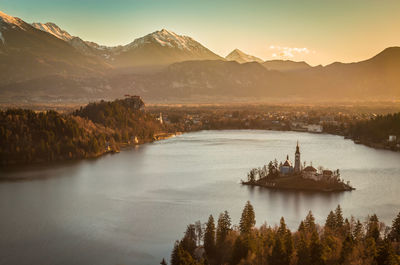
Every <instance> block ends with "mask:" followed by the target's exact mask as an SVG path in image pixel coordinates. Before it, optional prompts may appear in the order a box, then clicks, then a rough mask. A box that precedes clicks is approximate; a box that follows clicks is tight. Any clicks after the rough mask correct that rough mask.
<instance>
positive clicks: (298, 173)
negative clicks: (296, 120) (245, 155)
mask: <svg viewBox="0 0 400 265" xmlns="http://www.w3.org/2000/svg"><path fill="white" fill-rule="evenodd" d="M241 184H243V185H250V186H260V187H265V188H270V189H290V190H311V191H323V192H334V191H351V190H354V189H355V188H353V187H352V186H351V185H350V182H349V181H347V182H345V181H344V180H343V179H342V178H341V177H340V173H339V169H337V170H335V171H332V170H329V169H323V168H322V167H319V170H317V169H316V168H314V167H313V166H312V163H311V164H310V165H308V166H307V165H306V163H305V162H304V164H303V165H301V162H300V147H299V143H298V142H297V146H296V152H295V163H294V166H292V162H291V161H290V160H289V155H287V156H286V161H285V162H284V163H282V162H281V163H280V164H279V165H278V161H277V160H276V159H275V160H274V161H270V162H269V163H268V165H264V166H263V167H262V168H253V169H252V170H250V172H249V173H248V174H247V180H246V181H244V180H242V181H241Z"/></svg>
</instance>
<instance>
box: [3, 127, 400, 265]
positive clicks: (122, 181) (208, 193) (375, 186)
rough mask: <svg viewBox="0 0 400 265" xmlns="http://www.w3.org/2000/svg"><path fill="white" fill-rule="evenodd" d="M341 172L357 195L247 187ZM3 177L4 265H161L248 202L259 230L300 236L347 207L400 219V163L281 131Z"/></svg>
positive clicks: (213, 137)
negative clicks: (280, 173)
mask: <svg viewBox="0 0 400 265" xmlns="http://www.w3.org/2000/svg"><path fill="white" fill-rule="evenodd" d="M297 140H299V142H300V151H301V156H302V157H301V159H302V161H304V160H306V161H307V162H309V161H312V162H313V165H314V166H317V165H323V166H324V167H327V168H331V169H336V168H340V170H341V174H342V177H344V178H345V179H347V180H350V181H351V183H352V184H353V186H355V187H356V188H357V190H355V191H353V192H344V193H331V194H324V193H307V192H287V191H286V192H285V191H271V190H267V189H261V188H251V187H246V186H241V185H240V184H239V181H240V179H241V178H244V177H245V176H246V173H247V172H248V171H249V169H250V168H253V167H258V166H262V165H263V164H265V163H267V162H268V161H269V160H272V159H274V158H275V157H276V158H277V159H278V160H284V159H285V157H286V154H289V156H290V158H291V159H293V155H294V151H295V145H296V141H297ZM0 176H7V177H30V178H32V180H24V181H18V182H0V264H7V265H10V264H159V262H160V261H161V259H162V258H163V257H165V258H166V259H167V260H169V256H170V251H171V249H172V246H173V243H174V241H175V240H176V239H179V238H180V237H181V236H182V234H183V232H184V230H185V228H186V225H187V224H189V223H192V222H195V221H196V220H201V221H203V222H205V221H206V220H207V219H208V216H209V214H213V215H214V217H215V218H217V216H218V214H219V213H220V212H222V211H224V210H228V211H229V213H230V214H231V217H232V220H233V223H235V224H237V223H238V221H239V218H240V214H241V210H242V208H243V206H244V204H245V202H246V201H247V200H250V201H251V203H252V204H253V206H254V208H255V210H256V218H257V225H260V224H262V223H264V222H267V223H269V224H272V225H274V224H277V223H278V222H279V218H280V217H281V216H284V217H285V219H286V221H287V223H288V224H289V226H290V228H292V229H295V228H297V226H298V224H299V222H300V220H301V219H303V218H304V217H305V216H306V214H307V212H308V210H312V211H313V213H314V215H315V217H316V220H317V221H318V222H320V223H323V222H324V221H325V218H326V216H327V214H328V213H329V211H330V210H331V209H334V208H335V207H336V206H337V204H341V205H342V207H343V210H344V214H345V215H346V216H349V215H350V214H353V215H354V216H355V217H357V218H361V219H362V220H364V219H365V217H366V216H367V215H368V214H371V213H377V214H378V216H379V217H380V218H381V220H382V221H384V222H385V223H387V224H391V221H392V219H393V218H394V217H395V216H396V215H397V213H398V212H399V211H400V153H395V152H390V151H384V150H375V149H372V148H369V147H365V146H362V145H355V144H354V143H353V142H352V141H350V140H344V139H343V138H342V137H339V136H332V135H317V134H307V133H295V132H273V131H204V132H196V133H189V134H184V135H181V136H178V137H175V138H172V139H168V140H164V141H160V142H156V143H152V144H147V145H143V146H140V147H138V148H136V149H132V150H128V151H124V152H121V153H119V154H115V155H107V156H104V157H101V158H99V159H96V160H85V161H80V162H76V163H68V164H62V165H55V166H54V165H53V166H48V167H43V166H40V167H30V168H25V169H21V170H18V171H13V172H1V173H0Z"/></svg>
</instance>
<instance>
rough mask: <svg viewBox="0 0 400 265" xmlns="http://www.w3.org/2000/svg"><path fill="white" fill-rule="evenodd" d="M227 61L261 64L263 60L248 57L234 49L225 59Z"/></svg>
mask: <svg viewBox="0 0 400 265" xmlns="http://www.w3.org/2000/svg"><path fill="white" fill-rule="evenodd" d="M225 59H226V60H228V61H236V62H238V63H250V62H257V63H263V60H261V59H260V58H257V57H255V56H252V55H248V54H246V53H244V52H242V51H241V50H239V49H234V50H233V51H232V52H231V53H230V54H228V55H227V56H226V57H225Z"/></svg>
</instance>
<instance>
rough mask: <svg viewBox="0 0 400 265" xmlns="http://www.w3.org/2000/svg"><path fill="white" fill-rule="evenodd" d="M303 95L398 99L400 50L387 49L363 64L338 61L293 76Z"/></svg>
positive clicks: (395, 48)
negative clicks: (311, 93)
mask: <svg viewBox="0 0 400 265" xmlns="http://www.w3.org/2000/svg"><path fill="white" fill-rule="evenodd" d="M294 75H295V76H296V80H297V81H296V82H298V83H299V84H304V85H303V86H304V88H303V90H304V92H305V93H307V92H308V91H313V92H314V94H315V96H330V97H332V98H345V99H374V100H380V99H381V100H385V99H390V100H393V99H399V98H400V87H399V84H400V47H390V48H386V49H385V50H383V51H382V52H380V53H379V54H377V55H375V56H374V57H372V58H370V59H368V60H364V61H361V62H354V63H340V62H336V63H333V64H330V65H327V66H325V67H314V68H311V69H309V70H307V71H303V72H298V73H294Z"/></svg>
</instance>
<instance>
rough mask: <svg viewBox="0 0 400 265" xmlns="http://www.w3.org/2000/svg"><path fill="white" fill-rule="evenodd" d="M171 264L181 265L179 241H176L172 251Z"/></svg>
mask: <svg viewBox="0 0 400 265" xmlns="http://www.w3.org/2000/svg"><path fill="white" fill-rule="evenodd" d="M170 263H171V265H179V241H178V240H177V241H175V244H174V249H173V250H172V253H171V262H170Z"/></svg>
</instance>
